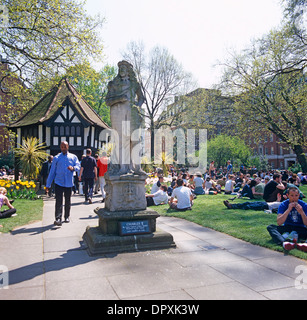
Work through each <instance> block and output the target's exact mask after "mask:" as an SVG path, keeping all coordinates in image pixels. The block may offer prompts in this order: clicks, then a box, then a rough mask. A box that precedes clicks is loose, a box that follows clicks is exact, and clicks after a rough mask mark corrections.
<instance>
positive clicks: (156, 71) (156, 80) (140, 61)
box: [123, 42, 195, 158]
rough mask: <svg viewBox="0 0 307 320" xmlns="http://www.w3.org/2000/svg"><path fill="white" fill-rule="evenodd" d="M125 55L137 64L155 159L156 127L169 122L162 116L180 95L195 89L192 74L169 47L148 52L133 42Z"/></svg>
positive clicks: (142, 46)
mask: <svg viewBox="0 0 307 320" xmlns="http://www.w3.org/2000/svg"><path fill="white" fill-rule="evenodd" d="M123 58H124V59H125V60H127V61H128V62H130V63H131V64H132V65H133V66H134V70H135V73H136V76H137V79H138V82H139V83H140V86H141V88H142V91H143V94H144V96H145V102H144V105H145V106H144V110H143V111H144V114H143V115H144V117H145V118H146V119H147V121H146V123H147V124H148V126H149V129H150V134H151V158H153V156H154V140H155V135H154V131H155V129H159V128H160V127H161V126H163V125H165V124H167V125H170V123H165V122H164V121H163V120H162V119H161V118H160V117H159V116H160V114H161V112H162V111H163V110H164V109H165V108H166V106H167V105H169V104H170V103H171V102H172V101H173V100H174V98H175V97H176V96H181V95H184V94H186V93H187V92H189V91H190V90H191V88H195V82H194V80H193V78H192V75H191V74H190V73H188V72H185V71H184V69H183V67H182V65H180V64H179V63H178V62H177V60H176V59H175V58H174V56H172V55H171V54H170V52H169V51H168V50H167V49H166V48H162V47H159V46H156V47H154V48H153V49H152V50H151V51H150V53H149V54H148V55H146V53H145V47H144V44H143V43H136V42H130V43H129V44H128V46H127V49H126V52H124V53H123Z"/></svg>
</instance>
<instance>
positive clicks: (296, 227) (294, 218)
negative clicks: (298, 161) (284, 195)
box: [267, 188, 307, 252]
mask: <svg viewBox="0 0 307 320" xmlns="http://www.w3.org/2000/svg"><path fill="white" fill-rule="evenodd" d="M299 196H300V193H299V191H298V190H297V189H296V188H289V190H288V198H289V199H288V200H286V201H283V202H282V203H281V205H280V206H279V208H278V213H277V226H276V225H269V226H268V227H267V230H268V232H269V234H270V235H271V237H272V240H273V241H274V242H275V243H276V244H278V245H282V246H283V248H284V249H285V250H292V249H294V248H295V247H296V248H297V249H299V250H301V251H303V252H307V243H297V242H298V239H307V204H306V203H305V202H303V201H302V200H299ZM293 232H296V233H297V238H294V239H293V240H292V242H289V241H286V239H287V238H286V236H283V234H284V233H287V234H289V233H293Z"/></svg>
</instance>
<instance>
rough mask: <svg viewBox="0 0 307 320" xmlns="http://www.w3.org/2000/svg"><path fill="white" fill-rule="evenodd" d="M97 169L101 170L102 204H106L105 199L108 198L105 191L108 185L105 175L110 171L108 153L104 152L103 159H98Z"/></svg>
mask: <svg viewBox="0 0 307 320" xmlns="http://www.w3.org/2000/svg"><path fill="white" fill-rule="evenodd" d="M97 167H98V169H99V184H100V190H101V195H102V201H101V202H104V199H105V197H106V193H105V191H104V186H105V184H106V181H105V178H104V175H105V173H106V172H107V171H108V158H107V154H106V152H103V153H102V156H101V158H99V159H98V161H97Z"/></svg>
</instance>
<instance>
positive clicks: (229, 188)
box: [225, 174, 235, 194]
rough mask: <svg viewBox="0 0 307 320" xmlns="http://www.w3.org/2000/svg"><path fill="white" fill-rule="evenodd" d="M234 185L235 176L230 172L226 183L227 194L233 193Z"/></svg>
mask: <svg viewBox="0 0 307 320" xmlns="http://www.w3.org/2000/svg"><path fill="white" fill-rule="evenodd" d="M234 185H235V176H234V175H232V174H230V175H229V177H228V180H227V181H226V184H225V194H231V193H233V187H234Z"/></svg>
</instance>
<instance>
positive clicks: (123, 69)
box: [117, 60, 133, 78]
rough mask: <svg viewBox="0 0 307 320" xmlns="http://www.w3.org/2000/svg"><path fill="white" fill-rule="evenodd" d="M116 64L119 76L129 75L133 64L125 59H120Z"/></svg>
mask: <svg viewBox="0 0 307 320" xmlns="http://www.w3.org/2000/svg"><path fill="white" fill-rule="evenodd" d="M117 66H118V74H119V76H120V77H121V78H126V77H129V75H130V74H131V72H133V66H132V64H131V63H129V62H128V61H125V60H123V61H120V62H118V64H117Z"/></svg>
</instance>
